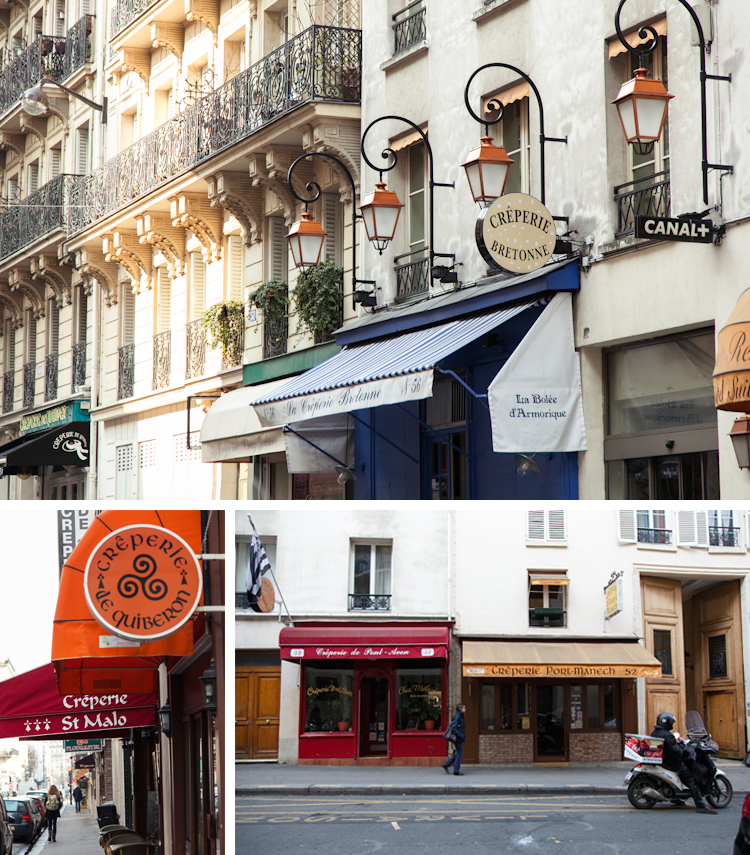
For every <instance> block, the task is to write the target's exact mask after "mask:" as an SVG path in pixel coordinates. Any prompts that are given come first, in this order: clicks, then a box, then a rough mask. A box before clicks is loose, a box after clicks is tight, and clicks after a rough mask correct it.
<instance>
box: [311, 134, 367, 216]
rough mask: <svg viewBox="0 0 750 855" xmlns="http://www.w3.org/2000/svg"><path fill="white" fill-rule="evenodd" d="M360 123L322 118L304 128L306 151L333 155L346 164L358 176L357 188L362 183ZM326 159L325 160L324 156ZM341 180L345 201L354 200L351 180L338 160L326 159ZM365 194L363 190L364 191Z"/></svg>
mask: <svg viewBox="0 0 750 855" xmlns="http://www.w3.org/2000/svg"><path fill="white" fill-rule="evenodd" d="M359 134H360V130H359V124H358V123H357V124H347V123H345V122H343V121H340V122H336V123H332V122H330V121H327V122H326V121H321V122H319V123H316V124H315V125H305V126H304V127H303V128H302V147H303V148H304V150H305V151H306V152H321V153H323V154H332V155H333V156H334V157H337V158H339V160H341V161H342V163H344V165H345V166H346V167H347V169H348V170H349V172H351V174H352V178H353V179H354V184H355V187H357V188H359V186H360V179H361V176H360V171H359V145H360V137H359ZM321 160H323V159H321ZM323 162H325V163H326V164H327V165H328V167H329V168H330V169H331V171H332V172H333V173H334V174H335V175H336V176H337V178H338V179H339V188H340V198H341V201H342V202H344V203H348V202H351V201H352V198H351V197H352V190H351V186H350V184H349V179H348V177H347V176H346V175H345V173H344V172H343V170H342V169H341V167H339V166H338V165H337V164H336V163H335V162H334V161H329V160H327V159H325V160H323ZM360 195H361V193H360Z"/></svg>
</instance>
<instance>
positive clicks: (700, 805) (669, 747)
mask: <svg viewBox="0 0 750 855" xmlns="http://www.w3.org/2000/svg"><path fill="white" fill-rule="evenodd" d="M676 721H677V719H676V718H675V717H674V716H673V715H672V713H670V712H663V713H659V715H658V716H657V718H656V727H655V728H654V730H653V733H652V734H651V736H653V737H657V738H658V739H662V740H664V744H663V749H662V750H663V754H662V766H664V768H665V769H669V770H671V771H672V772H676V773H677V774H678V775H679V776H680V780H681V781H682V783H683V784H685V786H686V787H687V788H688V789H689V790H690V794H691V795H692V797H693V801H694V802H695V810H696V813H716V811H715V810H714V809H713V808H712V807H710V806H709V805H707V804H706V802H705V801H704V799H703V796H702V795H701V793H700V790H699V789H698V785H697V784H696V783H695V778H694V777H693V773H692V772H691V771H690V769H688V767H687V765H686V763H685V756H684V748H683V746H682V745H681V744H680V743H679V742H678V741H677V740H676V739H675V735H674V734H673V733H672V728H673V727H674V724H675V722H676Z"/></svg>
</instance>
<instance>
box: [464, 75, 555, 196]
mask: <svg viewBox="0 0 750 855" xmlns="http://www.w3.org/2000/svg"><path fill="white" fill-rule="evenodd" d="M486 68H508V69H510V70H511V71H514V72H515V73H516V74H518V75H519V76H520V77H522V78H523V79H524V80H525V81H526V82H527V83H528V84H529V86H530V87H531V88H532V89H533V90H534V95H536V100H537V104H538V105H539V175H540V178H541V185H542V186H541V197H540V198H541V202H542V204H543V205H544V204H545V171H544V146H545V144H546V143H548V142H561V143H567V142H568V138H567V136H566V137H548V136H547V135H546V134H545V133H544V105H543V104H542V96H541V95H540V94H539V90H538V89H537V88H536V84H535V83H534V81H533V80H532V79H531V78H530V77H529V75H528V74H526V73H525V72H523V71H521V69H520V68H516V66H515V65H509V64H508V63H507V62H488V63H487V64H486V65H482V66H480V67H479V68H478V69H477V70H476V71H475V72H474V73H473V74H472V75H471V77H470V78H469V82H468V83H467V84H466V89H465V90H464V102H465V103H466V109H467V110H468V111H469V113H470V115H471V117H472V118H473V119H475V120H476V121H477V122H479V123H480V124H481V125H484V128H485V136H484V139H483V140H482V143H483V145H485V140H487V139H488V137H489V126H490V125H496V124H497V123H498V122H500V121H501V120H502V118H503V105H502V104H501V103H500V102H499V101H497V100H495V99H494V98H493V99H492V100H491V101H489V102H488V104H487V106H488V107H491V108H492V109H493V110H498V111H499V115H498V116H496V117H495V118H494V119H492V120H491V121H490V120H488V119H487V118H484V119H483V118H481V117H480V116H477V114H476V113H475V112H474V111H473V110H472V109H471V103H470V102H469V87H470V86H471V83H472V81H473V80H474V78H475V77H476V76H477V74H479V72H480V71H484V70H485V69H486ZM493 148H496V146H493ZM499 152H502V154H503V155H505V149H503V148H500V149H499ZM472 154H473V152H472ZM480 156H481V155H480ZM505 157H506V158H507V155H505ZM496 158H497V161H498V162H499V163H502V161H503V159H502V157H501V155H500V154H496ZM511 163H512V161H511ZM473 164H474V161H472V160H471V159H470V160H469V161H467V163H465V164H464V167H466V173H467V176H468V177H469V186H470V187H471V188H472V194H473V195H474V199H475V200H476V201H480V199H479V198H477V195H476V193H475V191H474V182H472V179H471V175H470V174H469V167H470V166H473ZM509 168H510V164H508V167H506V178H507V169H509ZM503 189H505V181H503ZM498 195H500V194H498ZM483 198H486V197H483ZM487 201H491V199H487Z"/></svg>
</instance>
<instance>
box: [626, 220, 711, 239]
mask: <svg viewBox="0 0 750 855" xmlns="http://www.w3.org/2000/svg"><path fill="white" fill-rule="evenodd" d="M635 236H636V237H637V238H647V239H648V240H685V241H689V242H691V243H712V241H713V236H714V224H713V223H712V222H711V220H702V219H701V218H700V217H642V216H637V217H636V218H635Z"/></svg>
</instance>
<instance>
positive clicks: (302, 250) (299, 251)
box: [286, 151, 398, 307]
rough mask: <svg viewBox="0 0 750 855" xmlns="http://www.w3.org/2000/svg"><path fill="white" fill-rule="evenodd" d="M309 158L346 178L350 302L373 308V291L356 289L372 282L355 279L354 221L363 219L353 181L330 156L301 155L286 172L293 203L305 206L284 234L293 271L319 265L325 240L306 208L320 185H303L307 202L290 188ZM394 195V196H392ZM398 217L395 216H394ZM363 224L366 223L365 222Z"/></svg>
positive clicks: (313, 182) (318, 197)
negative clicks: (349, 206)
mask: <svg viewBox="0 0 750 855" xmlns="http://www.w3.org/2000/svg"><path fill="white" fill-rule="evenodd" d="M313 157H323V158H325V159H326V160H331V161H333V162H334V163H335V164H337V165H338V167H339V168H340V169H341V170H342V171H343V172H344V173H345V174H346V177H347V178H348V179H349V185H350V187H351V191H352V299H353V301H354V305H355V307H356V304H357V303H362V305H363V306H374V305H375V304H376V299H375V292H374V290H373V291H362V290H360V289H358V288H357V286H358V285H375V281H374V280H372V279H357V231H356V227H357V220H359V219H363V215H362V214H358V213H357V191H356V188H355V186H354V178H352V174H351V172H349V170H348V169H347V167H346V164H344V163H343V162H342V161H341V160H339V159H338V158H337V157H334V155H332V154H327V153H326V152H323V151H312V152H310V153H309V154H303V155H301V156H300V157H298V158H297V159H296V160H295V161H294V163H293V164H292V165H291V166H290V167H289V172H287V176H286V180H287V184H288V185H289V189H290V190H291V191H292V194H293V196H294V198H295V199H298V200H299V201H300V202H302V203H303V204H304V206H305V210H304V213H303V214H302V218H301V219H300V220H299V221H298V222H296V223H294V224H293V225H292V227H291V229H289V233H288V234H287V239H288V241H289V248H290V249H291V251H292V258H293V259H294V264H295V266H296V267H301V268H305V267H314V266H315V265H316V264H318V262H319V261H320V256H321V253H322V251H323V242H324V241H325V239H326V235H327V234H328V232H326V231H325V230H324V229H323V226H322V225H321V224H320V223H319V222H317V221H316V220H313V218H312V215H311V214H310V213H309V212H308V210H307V207H308V205H310V204H312V203H313V202H316V201H317V200H318V199H320V195H321V192H322V191H321V189H320V185H319V184H318V183H316V182H315V181H309V182H308V183H307V184H306V185H305V189H306V190H307V192H308V193H312V194H313V196H312V198H311V199H305V198H304V197H303V196H300V195H299V193H297V191H296V190H295V189H294V185H293V184H292V174H293V172H294V170H295V168H296V167H297V164H298V163H300V162H301V161H303V160H307V159H308V158H313ZM394 195H395V194H394ZM397 216H398V215H397ZM365 224H366V221H365Z"/></svg>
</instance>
